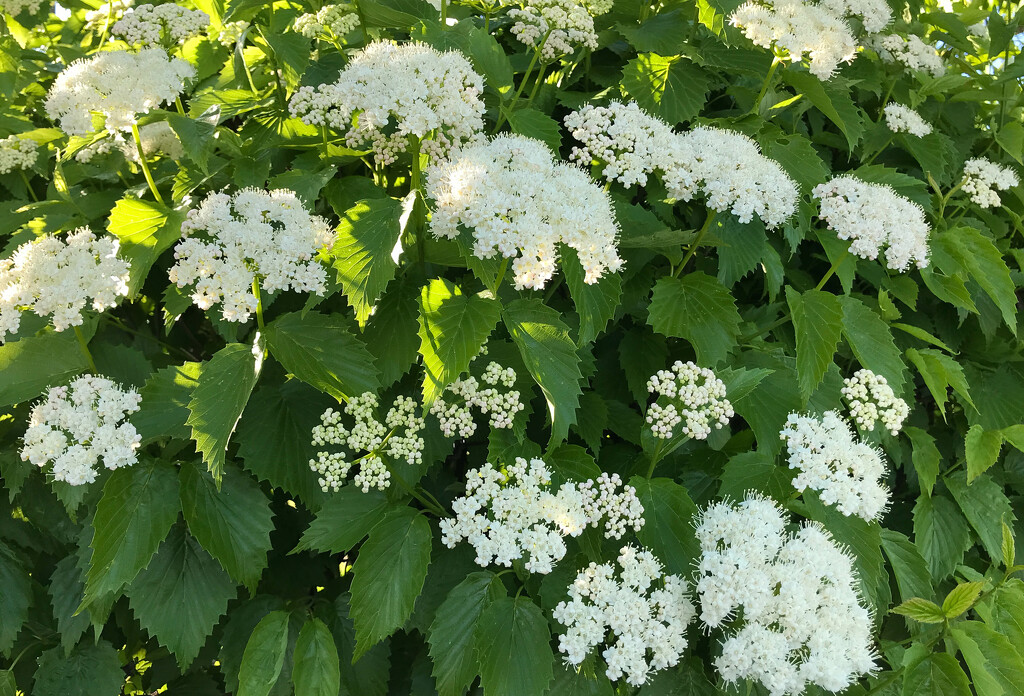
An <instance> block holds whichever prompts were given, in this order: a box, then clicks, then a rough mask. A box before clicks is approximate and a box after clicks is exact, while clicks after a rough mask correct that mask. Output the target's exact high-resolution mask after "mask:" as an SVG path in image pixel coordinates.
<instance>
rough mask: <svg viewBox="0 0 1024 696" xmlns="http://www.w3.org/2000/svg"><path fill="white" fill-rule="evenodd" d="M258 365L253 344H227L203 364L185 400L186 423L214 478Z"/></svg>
mask: <svg viewBox="0 0 1024 696" xmlns="http://www.w3.org/2000/svg"><path fill="white" fill-rule="evenodd" d="M258 376H259V365H257V362H256V358H255V356H253V354H252V347H251V346H247V345H244V344H241V343H229V344H228V345H226V346H224V347H223V348H221V349H220V350H219V351H217V352H216V353H214V355H213V357H212V358H211V359H210V361H209V362H207V363H206V364H204V365H203V368H202V372H201V373H200V374H199V381H198V383H197V384H196V386H195V389H193V390H192V398H190V399H189V402H188V410H189V417H188V421H186V423H187V425H189V426H191V428H192V439H193V440H195V441H196V449H197V450H199V451H200V452H201V453H202V455H203V462H204V463H205V464H206V466H207V467H208V468H209V470H210V473H211V474H213V478H214V479H215V480H217V481H220V477H221V474H222V473H223V471H224V459H225V456H226V453H227V449H228V442H229V441H230V439H231V434H232V433H233V432H234V430H235V425H236V424H237V423H238V419H239V418H240V417H241V416H242V411H243V410H244V409H245V405H246V403H248V401H249V395H250V394H251V393H252V389H253V387H255V386H256V379H257V377H258Z"/></svg>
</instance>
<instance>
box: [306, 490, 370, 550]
mask: <svg viewBox="0 0 1024 696" xmlns="http://www.w3.org/2000/svg"><path fill="white" fill-rule="evenodd" d="M388 507H389V506H388V500H387V498H386V497H385V496H384V494H383V493H381V492H380V491H376V490H370V491H368V492H366V493H363V491H362V489H360V488H359V487H358V486H355V485H351V484H350V485H348V486H343V487H342V488H341V490H339V491H338V492H337V493H334V494H332V495H331V496H330V497H329V498H327V502H325V503H324V505H323V507H321V508H320V510H319V512H317V514H316V519H314V520H313V521H312V522H311V523H310V524H309V527H308V528H307V529H306V531H305V532H303V533H302V539H301V540H299V545H298V546H296V547H295V550H296V551H306V550H313V551H325V552H329V553H346V552H348V551H349V550H351V549H352V548H354V547H355V545H356V544H358V543H359V542H360V541H362V539H363V537H365V536H366V535H367V534H369V533H370V530H372V529H373V528H374V527H376V526H377V525H378V524H380V522H381V520H383V519H384V514H385V513H386V512H387V511H388Z"/></svg>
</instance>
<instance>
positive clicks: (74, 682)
mask: <svg viewBox="0 0 1024 696" xmlns="http://www.w3.org/2000/svg"><path fill="white" fill-rule="evenodd" d="M38 663H39V668H38V669H36V677H35V685H34V686H33V687H32V696H97V695H98V694H119V693H121V687H122V686H123V685H124V672H122V671H121V660H120V659H119V658H118V656H117V651H116V650H114V648H113V647H112V646H111V645H110V643H108V642H106V641H100V642H98V643H96V644H95V645H87V644H84V645H82V646H80V647H79V648H76V649H75V650H74V651H73V652H72V653H71V655H69V656H67V657H65V656H64V653H63V651H62V650H61V649H60V648H51V649H50V650H47V651H46V652H44V653H43V654H42V655H40V656H39V660H38Z"/></svg>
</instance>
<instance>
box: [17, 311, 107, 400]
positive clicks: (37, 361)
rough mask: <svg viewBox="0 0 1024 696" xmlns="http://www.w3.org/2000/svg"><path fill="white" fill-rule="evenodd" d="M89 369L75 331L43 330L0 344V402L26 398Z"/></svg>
mask: <svg viewBox="0 0 1024 696" xmlns="http://www.w3.org/2000/svg"><path fill="white" fill-rule="evenodd" d="M88 369H89V363H88V362H87V361H86V359H85V355H84V354H83V353H82V349H81V348H80V347H79V345H78V340H77V339H76V338H75V332H74V331H71V330H70V329H69V330H68V331H65V332H63V333H55V332H54V333H49V332H48V333H45V334H43V335H42V336H29V337H27V338H21V339H18V340H17V341H11V342H9V343H6V344H4V345H2V346H0V373H2V374H3V376H4V378H3V379H2V380H0V406H10V405H12V404H17V403H21V402H23V401H29V400H31V399H34V398H36V397H37V396H39V395H40V394H42V393H43V392H44V391H46V388H47V387H56V386H58V385H60V384H66V383H67V382H70V381H71V378H73V377H74V376H75V375H78V374H80V373H82V372H85V371H86V370H88Z"/></svg>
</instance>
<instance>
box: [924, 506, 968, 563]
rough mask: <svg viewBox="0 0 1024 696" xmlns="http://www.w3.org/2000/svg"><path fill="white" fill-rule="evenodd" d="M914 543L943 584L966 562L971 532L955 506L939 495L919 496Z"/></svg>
mask: <svg viewBox="0 0 1024 696" xmlns="http://www.w3.org/2000/svg"><path fill="white" fill-rule="evenodd" d="M914 542H915V543H916V544H917V546H918V548H919V549H920V550H921V555H922V556H924V559H925V560H926V561H927V562H928V568H929V570H931V574H932V578H933V579H934V580H935V581H936V582H939V581H942V580H944V579H946V578H948V577H949V576H950V575H952V574H953V570H954V569H955V568H956V567H957V566H958V565H960V563H962V562H963V560H964V552H965V551H966V550H967V549H968V548H970V546H971V531H970V528H969V527H968V526H967V520H965V519H964V516H963V514H962V513H961V512H960V510H959V509H957V506H956V503H954V502H953V501H952V500H950V499H949V498H946V497H944V496H940V495H934V496H931V497H929V496H924V495H922V496H920V497H919V498H918V499H917V505H915V506H914Z"/></svg>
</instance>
